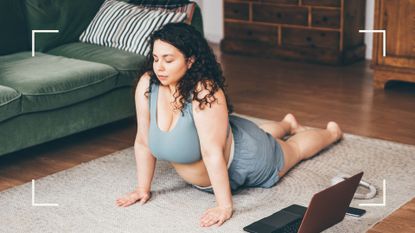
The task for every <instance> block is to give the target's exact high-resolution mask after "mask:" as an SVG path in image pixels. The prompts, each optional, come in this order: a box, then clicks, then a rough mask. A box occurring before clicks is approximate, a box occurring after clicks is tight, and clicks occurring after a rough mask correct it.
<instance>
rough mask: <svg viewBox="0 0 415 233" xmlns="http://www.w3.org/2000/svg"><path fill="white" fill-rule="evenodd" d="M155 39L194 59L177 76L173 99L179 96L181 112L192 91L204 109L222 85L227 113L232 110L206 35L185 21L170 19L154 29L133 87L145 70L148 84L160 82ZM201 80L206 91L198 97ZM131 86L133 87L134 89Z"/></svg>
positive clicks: (219, 68)
mask: <svg viewBox="0 0 415 233" xmlns="http://www.w3.org/2000/svg"><path fill="white" fill-rule="evenodd" d="M156 40H161V41H163V42H167V43H169V44H171V45H173V46H174V47H176V48H177V49H178V50H179V51H180V52H181V53H182V54H183V55H184V57H185V59H186V60H188V59H190V58H194V63H193V64H192V66H191V68H190V69H188V70H187V72H186V73H185V75H184V77H183V78H182V79H180V81H179V82H178V84H177V90H176V92H178V93H179V95H176V93H174V94H173V95H174V96H175V100H174V102H176V101H177V99H179V102H180V106H176V108H177V109H179V110H180V111H181V112H182V113H183V108H184V106H185V103H186V102H190V100H189V99H190V98H189V97H190V96H191V94H193V100H196V101H198V102H199V108H200V109H204V107H205V106H209V107H210V106H211V104H212V103H213V102H215V101H217V99H216V97H215V96H214V94H215V93H216V92H217V91H218V90H219V89H222V90H223V92H224V94H225V98H226V105H227V107H228V113H229V114H230V113H232V112H233V106H232V104H231V103H230V100H229V98H228V96H227V94H226V91H225V89H226V85H225V77H224V76H223V74H222V69H221V66H220V64H219V63H218V62H217V61H216V57H215V55H214V53H213V50H212V49H211V48H210V47H209V45H208V43H207V41H206V39H205V38H204V37H203V36H202V34H201V33H200V32H199V31H197V30H196V29H195V28H194V27H193V26H190V25H188V24H185V23H170V24H166V25H165V26H164V27H163V28H161V29H160V30H158V31H155V32H153V34H152V35H151V36H150V40H149V43H150V52H149V54H148V55H147V59H146V63H145V65H144V66H143V68H142V69H141V71H140V72H139V76H138V79H137V80H136V82H135V88H136V86H137V83H138V81H139V79H140V77H141V76H142V75H144V74H145V73H148V74H149V75H150V86H151V84H157V85H160V81H159V80H158V79H157V76H156V74H155V72H154V70H153V62H154V58H153V46H154V42H155V41H156ZM199 83H200V84H202V85H203V88H204V89H205V90H208V91H209V93H208V94H207V95H205V96H204V97H202V98H199V95H198V94H199V92H201V91H203V89H202V90H197V89H196V87H197V85H198V84H199ZM135 88H134V89H135ZM150 92H151V88H149V90H147V91H146V93H145V95H146V97H147V98H148V95H149V93H150Z"/></svg>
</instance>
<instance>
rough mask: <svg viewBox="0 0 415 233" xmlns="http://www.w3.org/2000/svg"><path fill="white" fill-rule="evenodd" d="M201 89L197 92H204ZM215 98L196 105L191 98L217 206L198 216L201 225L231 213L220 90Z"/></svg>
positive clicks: (223, 104) (225, 126) (224, 108)
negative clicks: (209, 102)
mask: <svg viewBox="0 0 415 233" xmlns="http://www.w3.org/2000/svg"><path fill="white" fill-rule="evenodd" d="M207 93H208V91H206V90H203V91H201V92H200V93H199V95H203V94H207ZM215 97H216V99H217V101H214V102H212V104H211V106H210V107H209V106H205V108H204V109H203V110H202V109H200V108H199V102H197V101H193V117H194V120H195V125H196V128H197V132H198V135H199V140H200V146H201V152H202V158H203V162H204V163H205V166H206V169H207V172H208V175H209V179H210V182H211V184H212V187H213V191H214V193H215V197H216V202H217V207H216V208H212V209H209V210H207V211H206V212H205V214H204V215H203V216H202V218H201V226H211V225H213V224H218V225H221V224H222V223H223V222H225V221H226V220H227V219H229V218H230V217H231V216H232V211H233V203H232V193H231V188H230V184H229V176H228V169H227V165H226V161H225V158H224V148H225V144H226V135H227V130H228V124H229V120H228V109H227V106H226V99H225V95H224V93H223V91H222V90H219V91H218V92H216V93H215Z"/></svg>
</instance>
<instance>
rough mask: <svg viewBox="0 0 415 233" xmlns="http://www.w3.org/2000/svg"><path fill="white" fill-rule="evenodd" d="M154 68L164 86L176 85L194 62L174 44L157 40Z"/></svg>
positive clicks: (154, 49) (154, 52)
mask: <svg viewBox="0 0 415 233" xmlns="http://www.w3.org/2000/svg"><path fill="white" fill-rule="evenodd" d="M153 59H154V62H153V70H154V72H155V74H156V75H157V78H158V79H159V80H160V82H161V84H162V85H163V86H165V85H176V84H177V83H178V82H179V81H180V79H182V78H183V76H184V74H185V73H186V71H187V70H188V69H189V68H190V67H191V65H192V62H191V61H188V59H186V58H185V56H184V55H183V53H181V52H180V50H178V49H177V48H176V47H174V46H173V45H171V44H169V43H167V42H164V41H161V40H156V41H155V42H154V46H153Z"/></svg>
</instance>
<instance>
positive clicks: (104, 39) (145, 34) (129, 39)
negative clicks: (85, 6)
mask: <svg viewBox="0 0 415 233" xmlns="http://www.w3.org/2000/svg"><path fill="white" fill-rule="evenodd" d="M185 18H186V13H184V12H170V11H169V12H168V11H159V10H151V9H146V8H141V7H138V6H134V5H131V4H128V3H125V2H119V1H116V0H106V1H105V2H104V3H103V4H102V6H101V8H100V9H99V11H98V13H97V14H96V15H95V17H94V19H93V20H92V21H91V23H90V24H89V26H88V27H87V28H86V29H85V31H84V32H83V33H82V34H81V36H80V37H79V40H80V41H82V42H85V43H91V44H98V45H103V46H108V47H114V48H118V49H122V50H126V51H128V52H133V53H138V54H142V55H144V56H146V55H147V54H148V53H149V52H150V47H149V44H148V40H149V36H150V35H151V33H152V32H153V31H156V30H158V29H160V28H161V27H162V26H163V25H165V24H168V23H171V22H182V21H183V20H184V19H185Z"/></svg>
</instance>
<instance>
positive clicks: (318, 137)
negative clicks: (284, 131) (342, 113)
mask: <svg viewBox="0 0 415 233" xmlns="http://www.w3.org/2000/svg"><path fill="white" fill-rule="evenodd" d="M342 134H343V133H342V131H341V129H340V127H339V125H338V124H337V123H336V122H333V121H331V122H329V123H328V124H327V128H326V129H309V130H305V131H302V132H299V133H297V134H295V135H294V136H292V137H291V138H289V139H288V140H287V141H282V140H278V139H277V140H278V143H279V144H280V145H281V148H282V151H283V153H284V161H285V163H284V167H283V169H282V170H281V171H280V173H279V176H283V175H285V174H286V173H287V172H288V171H289V170H290V169H291V168H292V167H294V166H295V165H296V164H297V163H299V162H300V161H301V160H303V159H308V158H311V157H312V156H314V155H315V154H317V153H318V152H319V151H321V150H322V149H324V148H326V147H327V146H329V145H330V144H332V143H334V142H336V141H338V140H339V139H341V137H342Z"/></svg>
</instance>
